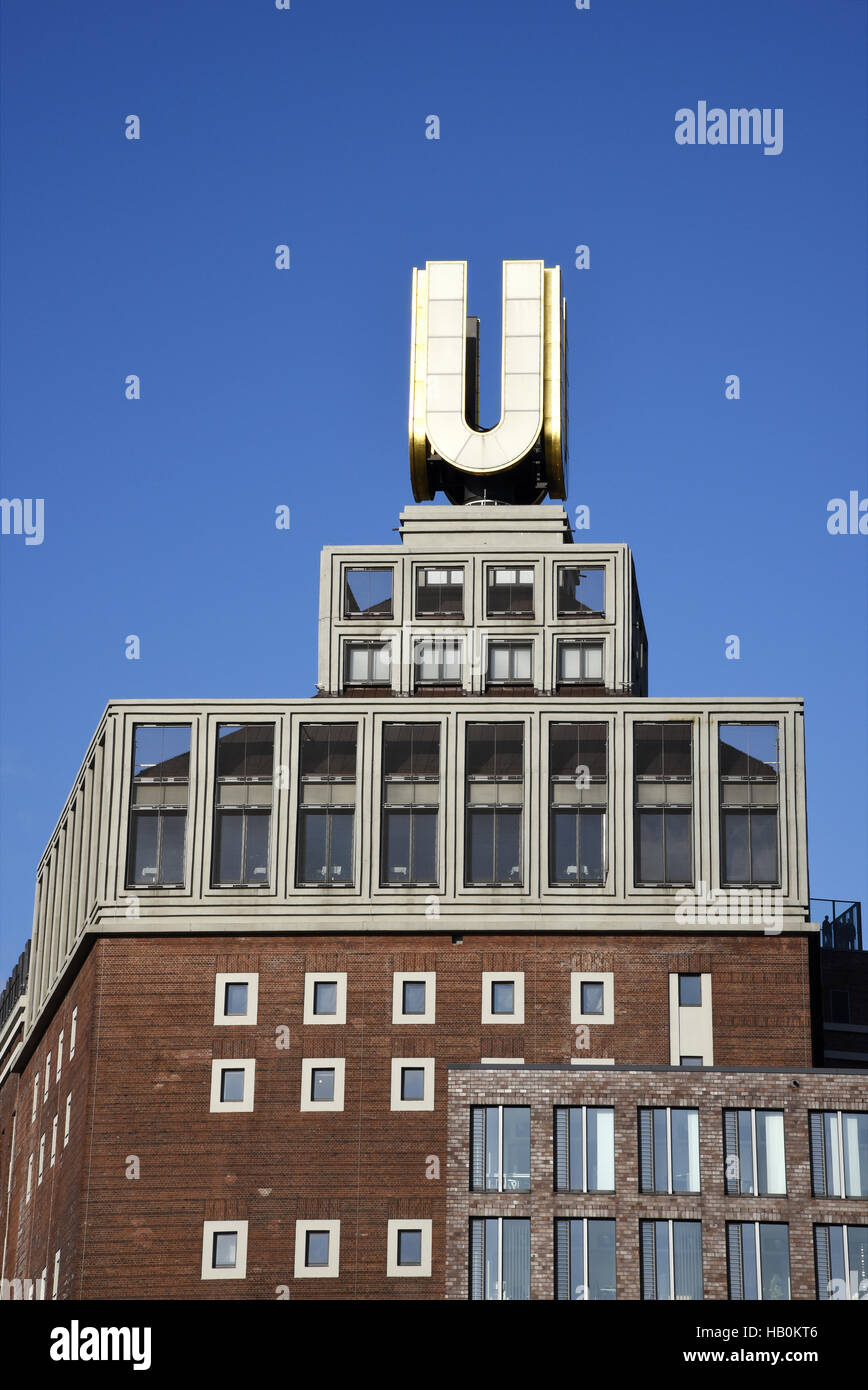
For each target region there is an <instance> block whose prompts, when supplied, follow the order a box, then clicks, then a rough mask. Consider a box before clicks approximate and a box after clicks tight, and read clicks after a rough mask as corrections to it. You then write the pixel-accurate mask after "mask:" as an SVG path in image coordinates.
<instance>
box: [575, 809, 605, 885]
mask: <svg viewBox="0 0 868 1390" xmlns="http://www.w3.org/2000/svg"><path fill="white" fill-rule="evenodd" d="M579 827H580V836H581V838H580V854H579V877H580V879H581V881H582V882H583V883H602V881H603V878H604V877H605V875H604V871H603V812H602V811H582V812H580V816H579Z"/></svg>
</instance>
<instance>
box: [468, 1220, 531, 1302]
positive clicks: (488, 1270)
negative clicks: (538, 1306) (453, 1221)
mask: <svg viewBox="0 0 868 1390" xmlns="http://www.w3.org/2000/svg"><path fill="white" fill-rule="evenodd" d="M470 1297H471V1299H509V1300H510V1301H513V1302H514V1301H515V1300H516V1299H529V1298H530V1221H528V1220H526V1219H525V1218H523V1217H502V1218H501V1217H490V1216H489V1217H483V1218H482V1219H479V1218H474V1219H473V1220H472V1221H471V1222H470Z"/></svg>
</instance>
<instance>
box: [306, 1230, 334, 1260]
mask: <svg viewBox="0 0 868 1390" xmlns="http://www.w3.org/2000/svg"><path fill="white" fill-rule="evenodd" d="M330 1234H331V1232H330V1231H307V1232H306V1233H305V1238H304V1242H305V1248H304V1263H305V1266H306V1267H307V1268H308V1269H322V1268H325V1267H326V1266H327V1265H328V1262H329V1236H330Z"/></svg>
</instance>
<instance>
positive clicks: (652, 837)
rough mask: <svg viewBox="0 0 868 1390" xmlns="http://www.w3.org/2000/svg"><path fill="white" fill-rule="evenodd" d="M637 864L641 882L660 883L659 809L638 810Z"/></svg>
mask: <svg viewBox="0 0 868 1390" xmlns="http://www.w3.org/2000/svg"><path fill="white" fill-rule="evenodd" d="M637 816H638V820H639V864H638V878H639V881H640V882H641V883H662V881H663V879H664V877H665V875H664V873H663V816H662V814H661V813H660V812H659V811H639V812H637Z"/></svg>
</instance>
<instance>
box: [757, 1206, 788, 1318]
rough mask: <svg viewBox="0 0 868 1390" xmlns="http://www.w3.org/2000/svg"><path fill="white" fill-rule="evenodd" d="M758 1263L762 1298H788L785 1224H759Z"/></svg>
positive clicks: (786, 1234)
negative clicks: (760, 1270) (760, 1274)
mask: <svg viewBox="0 0 868 1390" xmlns="http://www.w3.org/2000/svg"><path fill="white" fill-rule="evenodd" d="M760 1265H761V1268H762V1296H763V1298H764V1299H767V1298H768V1299H772V1300H778V1299H788V1298H789V1296H790V1245H789V1235H788V1231H787V1228H786V1226H785V1225H782V1224H778V1223H770V1222H762V1223H761V1224H760Z"/></svg>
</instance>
